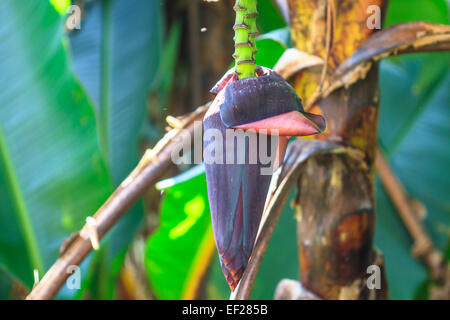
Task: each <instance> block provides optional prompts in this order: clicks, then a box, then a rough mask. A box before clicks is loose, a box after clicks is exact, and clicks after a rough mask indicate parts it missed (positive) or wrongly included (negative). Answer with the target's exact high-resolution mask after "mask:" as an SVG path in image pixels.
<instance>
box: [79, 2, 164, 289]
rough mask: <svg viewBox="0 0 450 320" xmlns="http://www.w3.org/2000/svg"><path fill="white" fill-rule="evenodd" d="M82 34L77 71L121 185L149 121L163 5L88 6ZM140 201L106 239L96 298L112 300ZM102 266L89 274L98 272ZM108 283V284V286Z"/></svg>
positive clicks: (137, 220) (115, 178)
mask: <svg viewBox="0 0 450 320" xmlns="http://www.w3.org/2000/svg"><path fill="white" fill-rule="evenodd" d="M84 10H85V11H84V18H83V20H82V23H81V29H80V30H74V31H73V32H71V33H70V44H71V46H70V48H71V54H72V62H73V66H74V70H75V72H76V73H77V75H78V76H79V78H80V80H81V83H82V84H83V85H84V87H85V88H86V90H87V92H88V93H89V95H90V97H91V98H92V100H93V102H94V105H95V108H96V111H97V115H98V127H99V134H100V142H101V147H102V152H103V154H104V156H105V159H107V163H108V167H109V169H110V173H111V175H112V179H113V181H114V185H115V186H118V185H119V184H120V183H121V182H122V181H123V179H125V178H126V176H127V175H128V174H129V173H130V172H131V171H132V169H133V168H134V167H135V166H136V164H137V162H138V156H139V148H138V147H139V142H140V138H141V135H142V131H143V128H144V123H145V122H146V119H147V115H148V110H147V96H148V93H149V89H150V86H151V83H152V81H154V78H155V76H156V73H157V70H158V65H159V60H160V51H161V39H162V25H161V24H162V21H161V19H162V17H161V4H160V2H159V1H141V0H106V1H95V2H92V3H86V4H85V7H84ZM143 213H144V208H143V203H142V201H139V202H138V203H137V204H136V205H134V206H133V207H132V208H131V209H130V210H129V212H127V213H126V214H125V215H124V217H123V218H122V219H121V220H120V221H119V222H118V223H117V225H116V226H114V228H113V229H112V230H111V232H110V233H109V234H108V235H107V240H106V241H105V242H104V244H103V246H104V248H103V249H102V250H103V251H106V252H102V253H101V255H100V256H101V259H106V261H103V262H101V261H99V259H100V258H99V257H98V258H96V263H95V265H97V266H106V267H105V268H102V269H101V274H102V277H100V278H99V277H97V276H92V277H91V278H92V279H96V282H97V284H96V285H97V287H101V288H103V290H100V289H99V288H96V289H93V291H94V292H96V294H94V293H92V292H91V294H92V295H93V296H94V298H112V297H113V290H114V287H115V286H114V278H115V276H116V275H117V272H118V271H119V269H117V270H116V272H112V270H111V268H108V267H107V266H111V265H113V264H117V263H119V262H118V261H117V259H118V257H122V258H123V257H124V256H125V255H124V251H126V249H127V245H128V243H129V242H130V241H131V239H132V237H133V236H134V234H135V233H136V232H137V229H138V227H139V225H140V223H141V221H142V218H143ZM97 271H98V272H100V270H99V269H98V268H94V269H92V271H91V273H93V274H97V273H98V272H97ZM106 283H109V285H107V284H106Z"/></svg>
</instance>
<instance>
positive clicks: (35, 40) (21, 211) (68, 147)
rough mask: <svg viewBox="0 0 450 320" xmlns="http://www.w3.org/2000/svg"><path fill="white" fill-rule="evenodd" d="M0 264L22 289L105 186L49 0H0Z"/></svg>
mask: <svg viewBox="0 0 450 320" xmlns="http://www.w3.org/2000/svg"><path fill="white" fill-rule="evenodd" d="M0 21H1V22H2V23H1V24H0V87H1V91H0V265H2V267H3V268H5V269H6V270H7V271H8V272H9V273H11V274H12V275H13V276H14V277H16V278H18V279H20V280H21V281H22V282H23V283H24V284H25V285H26V286H27V287H28V288H30V287H31V286H32V284H33V281H34V280H33V269H37V270H39V273H40V275H41V276H42V275H43V273H44V272H45V271H46V270H47V269H48V268H49V267H50V266H51V265H52V264H53V262H54V261H55V260H56V259H57V257H58V250H59V247H60V245H61V243H62V242H63V240H64V239H65V238H67V237H68V236H69V235H70V234H71V233H72V232H74V231H76V230H79V229H80V228H81V227H82V226H83V224H84V222H85V218H86V216H89V215H92V214H93V213H94V212H95V210H96V209H97V208H98V207H99V206H100V205H101V204H102V202H103V201H104V200H105V199H106V198H107V196H108V195H109V194H110V193H111V192H112V183H111V179H110V177H109V175H108V172H107V168H106V165H105V162H104V159H103V156H102V154H101V151H100V146H99V142H98V140H97V126H96V118H95V113H94V109H93V107H92V104H91V102H90V100H89V99H88V97H87V95H86V94H85V92H84V90H83V89H82V87H81V86H80V84H79V83H78V82H77V80H76V78H75V77H74V76H73V73H72V71H71V68H70V63H69V59H68V55H67V52H66V51H65V47H64V45H63V39H64V38H63V30H64V29H63V18H62V17H61V16H60V15H59V14H58V13H57V12H56V10H55V9H54V7H53V6H52V5H51V4H50V3H49V2H48V1H26V0H3V1H1V2H0Z"/></svg>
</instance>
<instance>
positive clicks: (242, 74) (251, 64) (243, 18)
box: [233, 0, 258, 79]
mask: <svg viewBox="0 0 450 320" xmlns="http://www.w3.org/2000/svg"><path fill="white" fill-rule="evenodd" d="M233 9H234V11H236V21H235V24H234V26H233V29H234V32H235V34H234V47H235V51H234V55H233V57H234V59H235V61H236V73H237V75H238V78H239V79H245V78H251V77H254V76H255V75H256V74H255V71H256V64H255V54H256V52H257V50H256V40H255V38H256V36H257V34H258V27H257V26H256V17H257V16H258V10H257V8H256V0H236V4H235V6H234V7H233Z"/></svg>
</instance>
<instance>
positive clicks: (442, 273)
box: [375, 149, 447, 284]
mask: <svg viewBox="0 0 450 320" xmlns="http://www.w3.org/2000/svg"><path fill="white" fill-rule="evenodd" d="M375 166H376V169H377V172H378V175H379V176H380V179H381V182H382V183H383V186H384V187H385V189H386V192H387V194H388V195H389V197H390V198H391V200H392V202H393V203H394V206H395V207H396V208H397V212H398V213H399V215H400V217H401V219H402V221H403V223H404V224H405V226H406V229H407V230H408V232H409V233H410V235H411V237H412V238H413V241H414V245H413V248H412V253H413V255H414V256H415V257H417V258H420V259H422V260H423V262H424V263H425V264H426V265H427V267H428V268H429V269H430V272H431V275H432V277H433V279H435V280H437V281H438V282H439V283H441V284H443V283H444V282H445V277H446V271H447V267H446V263H445V260H444V258H443V256H442V254H441V253H440V252H439V250H437V249H436V248H435V247H434V245H433V242H432V241H431V239H430V236H429V235H428V233H427V232H426V230H425V228H424V226H423V225H422V223H421V221H420V217H419V214H417V213H416V210H415V209H414V207H413V206H412V201H411V198H410V197H409V196H408V195H407V193H406V191H405V189H404V188H403V185H402V184H401V182H400V181H399V180H398V179H397V177H396V176H395V174H394V173H393V172H392V169H391V168H390V166H389V164H388V162H387V161H386V159H385V157H384V155H383V153H382V152H381V150H379V149H378V150H377V157H376V160H375Z"/></svg>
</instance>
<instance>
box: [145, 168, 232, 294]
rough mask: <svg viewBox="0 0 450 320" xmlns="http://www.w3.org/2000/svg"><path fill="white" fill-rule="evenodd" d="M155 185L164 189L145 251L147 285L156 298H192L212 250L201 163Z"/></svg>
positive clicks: (212, 243)
mask: <svg viewBox="0 0 450 320" xmlns="http://www.w3.org/2000/svg"><path fill="white" fill-rule="evenodd" d="M158 188H160V189H162V190H164V198H163V201H162V205H161V213H160V214H161V225H160V226H159V228H158V230H157V231H156V232H155V233H154V234H153V235H152V236H151V237H150V238H149V240H148V243H147V249H146V254H145V266H146V269H147V274H148V277H149V280H150V285H151V288H152V289H153V291H154V292H155V294H156V296H157V297H158V298H159V299H194V298H195V297H196V293H197V290H198V287H199V284H200V281H201V280H202V279H203V276H204V274H205V272H206V270H207V268H208V266H209V262H210V260H211V256H212V254H213V253H215V252H216V251H215V245H214V237H213V232H212V226H211V217H210V212H209V203H208V194H207V191H206V177H205V173H204V167H203V166H202V165H200V166H197V167H194V168H193V169H191V170H189V171H187V172H185V173H183V174H182V175H181V176H179V177H176V178H174V179H169V180H165V181H162V182H161V183H160V184H159V185H158ZM222 278H223V277H222Z"/></svg>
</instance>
